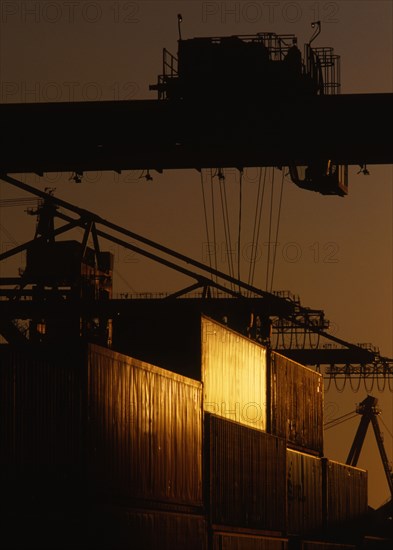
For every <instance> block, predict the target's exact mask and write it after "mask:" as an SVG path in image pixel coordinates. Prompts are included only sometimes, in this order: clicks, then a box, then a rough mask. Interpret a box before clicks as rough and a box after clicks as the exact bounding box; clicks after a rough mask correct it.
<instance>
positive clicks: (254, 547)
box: [212, 533, 288, 550]
mask: <svg viewBox="0 0 393 550" xmlns="http://www.w3.org/2000/svg"><path fill="white" fill-rule="evenodd" d="M212 550H288V540H287V539H284V538H275V537H265V536H260V535H250V534H244V533H243V534H240V533H214V534H213V544H212Z"/></svg>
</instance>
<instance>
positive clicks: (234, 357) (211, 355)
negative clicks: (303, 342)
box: [201, 316, 267, 430]
mask: <svg viewBox="0 0 393 550" xmlns="http://www.w3.org/2000/svg"><path fill="white" fill-rule="evenodd" d="M201 323H202V329H201V333H202V381H203V391H204V409H205V411H208V412H211V413H213V414H215V415H218V416H221V417H223V418H227V419H229V420H233V421H236V422H240V423H241V424H244V425H246V426H250V427H252V428H256V429H260V430H266V427H267V418H266V410H267V407H266V349H265V348H264V347H263V346H261V345H259V344H257V343H255V342H253V341H251V340H249V339H248V338H246V337H244V336H241V335H240V334H238V333H236V332H234V331H232V330H230V329H228V328H227V327H225V326H224V325H221V324H220V323H217V322H216V321H213V320H212V319H209V318H207V317H204V316H202V318H201Z"/></svg>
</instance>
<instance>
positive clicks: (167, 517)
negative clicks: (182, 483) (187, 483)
mask: <svg viewBox="0 0 393 550" xmlns="http://www.w3.org/2000/svg"><path fill="white" fill-rule="evenodd" d="M109 517H110V521H108V518H109ZM97 523H98V524H99V523H100V522H97ZM91 540H92V542H91V544H90V546H89V548H90V549H91V550H101V549H102V550H104V549H105V550H131V549H132V550H206V548H207V529H206V521H205V518H204V517H203V516H198V515H191V514H180V513H175V512H164V511H161V510H160V511H157V510H145V509H127V508H118V509H112V510H111V511H110V513H109V514H105V516H104V517H103V521H102V522H101V525H100V528H99V529H97V530H96V531H95V534H94V535H93V536H92V537H91Z"/></svg>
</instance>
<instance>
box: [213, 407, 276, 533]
mask: <svg viewBox="0 0 393 550" xmlns="http://www.w3.org/2000/svg"><path fill="white" fill-rule="evenodd" d="M205 421H206V422H205V429H206V431H205V437H206V440H205V450H206V474H207V477H208V479H207V491H208V494H209V496H210V499H209V501H210V502H209V505H210V507H209V511H210V520H211V523H212V524H214V525H232V526H237V527H245V528H252V529H262V530H269V531H275V532H278V533H280V534H281V533H283V532H284V530H285V520H286V518H285V502H286V476H285V463H286V448H285V441H284V440H282V439H279V438H277V437H274V436H272V435H270V434H267V433H264V432H261V431H259V430H253V429H251V428H248V427H246V426H242V425H241V424H238V423H235V422H232V421H229V420H225V419H223V418H220V417H217V416H213V415H210V414H206V415H205Z"/></svg>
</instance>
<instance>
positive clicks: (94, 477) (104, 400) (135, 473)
mask: <svg viewBox="0 0 393 550" xmlns="http://www.w3.org/2000/svg"><path fill="white" fill-rule="evenodd" d="M0 365H1V366H0V428H1V441H0V459H1V466H2V467H1V473H0V476H1V481H2V493H3V495H4V494H7V493H8V495H9V500H8V506H9V507H12V505H13V503H14V506H15V507H16V509H17V508H18V507H19V506H20V502H21V501H23V500H26V498H30V499H31V502H32V503H37V501H39V502H41V501H42V502H43V503H44V504H46V506H48V503H50V502H55V501H61V503H62V504H64V506H66V503H67V498H65V497H66V496H67V495H68V496H69V498H71V499H72V501H73V502H75V500H76V501H77V502H81V498H82V493H83V492H85V493H87V490H86V486H87V483H88V482H89V483H90V487H91V490H92V492H93V493H94V494H95V495H99V494H106V495H111V497H114V498H117V497H119V498H123V499H134V500H146V501H149V500H155V501H161V502H163V503H169V504H170V503H173V504H178V505H184V506H198V507H200V506H202V503H203V501H202V388H201V384H200V383H199V382H196V381H194V380H190V379H187V378H185V377H182V376H179V375H176V374H174V373H171V372H167V371H165V370H163V369H160V368H157V367H154V366H151V365H147V364H144V363H141V362H140V361H136V360H134V359H132V358H129V357H126V356H122V355H120V354H117V353H114V352H112V351H110V350H107V349H105V348H101V347H99V346H96V345H89V346H80V347H79V348H74V349H71V348H61V349H60V350H59V349H54V348H46V347H43V346H40V347H36V348H34V347H32V346H26V348H21V349H16V348H13V347H11V346H2V347H1V349H0ZM7 488H8V490H7ZM77 494H78V495H80V498H78V499H75V496H76V495H77ZM0 498H1V497H0ZM49 508H50V506H49Z"/></svg>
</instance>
